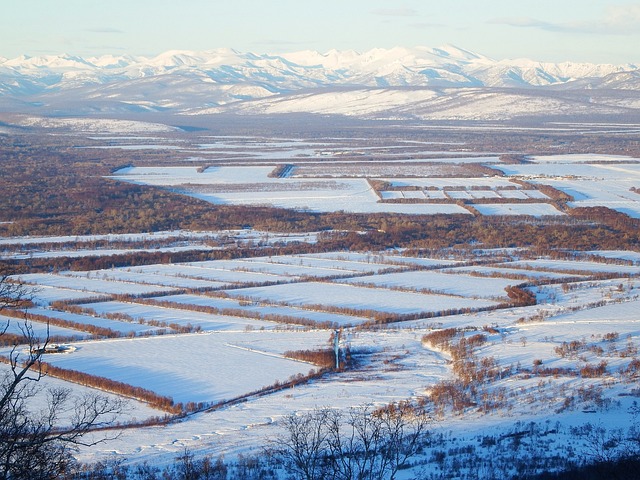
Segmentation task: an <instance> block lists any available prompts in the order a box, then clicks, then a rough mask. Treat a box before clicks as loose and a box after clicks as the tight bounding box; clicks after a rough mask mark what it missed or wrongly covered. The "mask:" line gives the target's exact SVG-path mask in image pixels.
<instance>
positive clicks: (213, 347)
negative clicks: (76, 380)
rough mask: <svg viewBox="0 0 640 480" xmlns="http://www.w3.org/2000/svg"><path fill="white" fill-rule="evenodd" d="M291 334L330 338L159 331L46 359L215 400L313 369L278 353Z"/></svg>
mask: <svg viewBox="0 0 640 480" xmlns="http://www.w3.org/2000/svg"><path fill="white" fill-rule="evenodd" d="M294 335H295V341H296V345H298V346H300V347H301V348H302V349H307V348H309V349H310V348H314V347H317V345H319V344H323V343H326V342H327V340H328V338H329V333H328V332H309V333H302V332H298V333H295V334H294V333H286V332H259V333H250V332H243V333H241V334H232V333H215V334H214V333H206V334H193V335H180V336H171V335H164V336H154V337H146V338H135V339H123V340H120V339H118V340H103V341H99V342H84V343H82V344H81V345H79V348H78V350H76V351H75V352H73V354H68V355H50V356H48V357H47V361H48V362H50V363H52V364H53V365H55V366H58V367H62V368H67V369H71V370H78V371H82V372H87V373H91V374H93V375H99V376H103V377H107V378H111V379H114V380H118V381H120V382H125V383H128V384H130V385H134V386H138V387H143V388H147V389H150V390H152V391H154V392H156V393H159V394H161V395H163V396H168V397H172V398H173V399H174V401H176V402H190V401H192V402H218V401H222V400H231V399H233V398H235V397H239V396H241V395H243V394H245V393H248V392H252V391H254V390H258V389H260V388H262V387H266V386H270V385H272V384H273V383H275V382H276V381H281V382H282V381H285V380H287V379H288V378H290V377H292V376H295V375H298V374H306V373H307V372H308V371H309V369H310V368H313V365H310V364H308V363H305V362H298V361H294V360H290V359H287V358H284V357H282V353H284V352H285V351H287V350H289V349H290V345H291V339H292V338H294ZM267 339H268V341H266V340H267Z"/></svg>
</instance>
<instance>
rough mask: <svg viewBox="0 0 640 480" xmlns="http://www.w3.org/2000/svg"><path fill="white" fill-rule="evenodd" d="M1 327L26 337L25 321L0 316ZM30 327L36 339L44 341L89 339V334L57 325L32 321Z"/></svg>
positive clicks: (8, 331) (7, 331)
mask: <svg viewBox="0 0 640 480" xmlns="http://www.w3.org/2000/svg"><path fill="white" fill-rule="evenodd" d="M0 325H1V326H2V329H3V330H4V328H5V327H6V333H10V334H13V335H24V326H25V323H24V320H20V319H17V318H10V317H5V316H4V315H0ZM29 325H30V327H31V329H32V332H33V335H34V337H36V338H39V339H41V340H44V339H46V338H47V336H48V337H50V338H53V337H75V338H89V336H90V335H89V334H88V333H85V332H81V331H79V330H74V329H71V328H65V327H58V326H56V325H49V326H47V324H46V323H42V322H33V321H30V322H29Z"/></svg>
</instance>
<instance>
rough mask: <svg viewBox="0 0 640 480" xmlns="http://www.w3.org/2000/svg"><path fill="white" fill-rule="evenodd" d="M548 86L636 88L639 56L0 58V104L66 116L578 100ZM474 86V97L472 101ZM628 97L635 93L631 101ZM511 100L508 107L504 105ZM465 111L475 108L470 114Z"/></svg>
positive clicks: (384, 53) (422, 50) (387, 112)
mask: <svg viewBox="0 0 640 480" xmlns="http://www.w3.org/2000/svg"><path fill="white" fill-rule="evenodd" d="M541 87H545V88H541ZM549 87H551V88H552V90H555V91H556V92H558V91H560V90H562V91H569V90H572V91H573V90H584V89H587V88H589V89H607V90H612V89H622V90H625V91H632V92H634V91H635V92H639V91H640V70H639V67H638V66H636V65H595V64H585V63H569V62H567V63H561V64H552V63H542V62H536V61H532V60H524V59H519V60H500V61H496V60H493V59H491V58H488V57H486V56H483V55H480V54H476V53H473V52H470V51H468V50H464V49H461V48H457V47H454V46H450V45H447V46H444V47H439V48H428V47H415V48H401V47H396V48H392V49H373V50H369V51H367V52H363V53H358V52H355V51H337V50H331V51H329V52H326V53H319V52H314V51H300V52H294V53H287V54H282V55H267V54H263V55H257V54H254V53H243V52H238V51H236V50H232V49H216V50H208V51H204V52H192V51H183V50H173V51H168V52H165V53H162V54H160V55H157V56H156V57H153V58H146V57H135V56H130V55H124V56H113V55H104V56H100V57H89V58H81V57H78V56H73V55H67V54H63V55H47V56H40V57H28V56H24V55H23V56H20V57H17V58H13V59H6V58H2V57H0V107H1V108H3V109H4V110H7V109H9V108H15V105H19V104H22V105H24V106H25V108H26V109H32V110H38V109H40V110H46V112H47V113H48V114H65V115H76V114H87V113H93V114H95V113H98V114H99V113H114V112H141V111H166V110H170V111H173V112H189V113H192V114H193V113H213V112H223V111H224V112H227V111H229V112H234V113H280V112H312V113H325V114H347V115H357V116H362V115H364V116H374V117H393V116H399V117H406V116H410V117H414V118H415V117H417V118H458V117H459V115H458V113H455V112H453V113H450V114H440V113H438V112H440V111H442V110H443V108H445V107H446V108H465V109H466V108H467V106H469V105H471V104H475V105H476V107H477V108H481V107H482V108H485V107H486V108H489V110H491V109H495V111H496V115H499V116H501V117H507V118H511V117H513V116H514V115H515V116H518V115H521V114H522V113H527V112H529V111H532V112H535V111H537V110H539V109H545V108H549V107H553V108H555V107H557V106H558V105H557V102H558V101H560V103H562V104H563V105H561V108H562V109H570V108H571V105H573V106H575V100H573V99H567V98H564V99H561V100H558V99H557V98H553V97H549V96H547V94H546V93H540V92H541V91H543V90H547V89H548V88H549ZM487 88H489V90H485V89H487ZM502 88H508V89H518V90H521V89H525V90H528V93H527V94H526V95H524V96H525V97H527V99H530V98H533V97H535V98H536V102H534V103H535V105H534V104H529V105H522V104H521V103H520V102H522V101H523V100H526V99H524V97H523V94H521V93H509V94H506V95H504V98H501V99H500V100H499V101H494V100H488V99H491V98H494V97H496V96H498V95H503V94H501V93H500V90H499V89H502ZM533 92H536V93H533ZM540 95H542V97H540ZM470 96H476V98H474V99H471V100H470ZM18 101H19V102H22V103H17V102H18ZM527 101H528V100H527ZM567 102H568V104H570V106H566V105H565V104H566V103H567ZM594 103H595V104H596V107H597V108H595V110H594V111H595V113H616V111H615V108H623V109H624V108H627V105H625V104H624V102H622V103H621V102H620V101H616V102H615V104H614V105H608V104H607V103H605V104H604V105H600V104H599V103H598V102H593V99H591V100H590V101H589V102H587V104H592V105H593V104H594ZM635 105H637V102H634V103H633V108H635ZM512 107H516V111H514V112H511V109H512ZM612 109H613V110H612ZM600 110H602V111H600ZM463 113H464V115H463V116H464V117H469V118H475V117H476V116H475V115H474V113H473V112H470V113H469V111H465V112H463ZM488 116H489V117H491V116H492V114H489V115H488ZM484 117H487V115H484ZM484 117H483V118H484Z"/></svg>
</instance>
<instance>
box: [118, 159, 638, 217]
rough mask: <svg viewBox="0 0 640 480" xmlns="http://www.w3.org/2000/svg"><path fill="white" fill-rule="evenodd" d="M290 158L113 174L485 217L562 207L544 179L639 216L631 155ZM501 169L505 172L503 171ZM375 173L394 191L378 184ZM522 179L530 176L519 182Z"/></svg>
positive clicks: (251, 194) (293, 204) (239, 198)
mask: <svg viewBox="0 0 640 480" xmlns="http://www.w3.org/2000/svg"><path fill="white" fill-rule="evenodd" d="M278 148H282V147H278ZM352 148H353V150H351V151H350V150H346V152H348V153H352V154H354V152H357V154H358V155H364V154H365V153H364V152H367V148H366V147H363V148H364V149H363V150H361V151H358V150H356V149H355V147H352ZM250 151H253V150H251V149H250ZM255 151H256V152H259V151H260V149H259V148H257V149H256V150H255ZM325 153H326V152H325ZM320 155H321V156H322V153H321V154H320ZM374 158H375V157H374ZM288 160H289V161H290V162H291V163H290V165H292V167H291V168H290V171H291V172H293V173H287V174H286V175H284V178H278V176H277V175H276V176H273V172H274V169H276V167H278V165H280V166H282V165H283V163H282V162H274V163H272V164H268V165H264V164H259V165H251V164H244V165H243V164H235V165H220V166H206V165H208V164H207V163H205V166H202V165H200V166H199V165H198V164H197V162H196V163H194V164H193V165H191V166H155V167H154V166H145V167H126V168H123V169H120V170H118V171H117V172H115V173H114V175H113V178H115V179H118V180H123V181H127V182H134V183H141V184H146V185H156V186H161V187H164V188H170V189H172V190H174V191H177V192H180V193H183V194H186V195H190V196H194V197H197V198H201V199H203V200H206V201H208V202H211V203H214V204H230V205H271V206H275V207H282V208H291V209H298V210H308V211H316V212H337V211H345V212H352V213H384V212H387V213H399V214H427V215H431V214H471V213H472V212H471V211H470V210H469V209H467V208H464V205H462V204H461V202H463V203H465V204H469V205H472V206H473V208H474V209H475V210H474V213H475V212H479V213H480V214H482V215H505V216H512V215H531V216H534V217H541V216H558V215H563V214H564V213H563V212H562V211H561V210H558V209H557V208H556V207H555V206H554V205H553V203H552V199H551V198H549V196H548V195H547V194H545V193H543V192H541V191H539V190H536V189H535V185H536V184H540V185H549V186H552V187H554V188H556V189H558V190H561V191H563V192H565V193H567V194H569V195H571V196H572V197H573V198H574V201H572V202H568V206H569V207H588V206H606V207H609V208H612V209H614V210H619V211H621V212H624V213H628V214H629V215H631V216H633V217H640V195H638V194H637V193H635V191H634V190H633V189H634V188H638V187H637V185H638V180H639V179H640V162H639V161H638V159H635V158H632V157H624V156H615V155H595V154H592V155H585V154H582V155H557V156H537V157H532V158H531V159H529V160H528V162H527V163H522V164H504V163H500V161H499V159H498V158H497V157H459V158H456V157H453V156H452V157H447V158H444V157H443V158H441V159H439V160H441V161H442V162H440V163H437V162H431V164H428V162H427V163H424V164H416V163H415V159H411V160H402V159H401V158H398V159H397V160H394V163H389V164H386V163H385V164H381V163H379V162H378V163H375V162H374V163H371V162H361V163H358V162H350V163H347V162H345V163H341V164H339V165H338V164H335V163H332V164H331V165H325V164H320V163H317V164H314V163H307V162H308V161H309V160H308V158H307V157H305V156H302V157H293V158H289V159H288ZM431 160H433V159H431ZM340 165H342V166H340ZM472 165H484V167H483V168H485V169H486V168H488V167H491V168H494V169H497V170H496V171H495V172H496V174H495V175H493V176H491V175H488V174H487V173H486V170H483V171H482V173H478V171H474V170H472V169H471V170H469V168H471V167H470V166H472ZM403 169H404V170H403ZM465 169H467V170H465ZM403 173H404V175H403ZM502 173H504V174H505V175H506V177H501V176H499V175H500V174H502ZM407 174H408V175H410V176H409V177H407V176H406V175H407ZM390 175H393V176H390ZM440 177H442V178H440ZM370 180H372V181H375V182H381V183H382V184H384V185H389V186H390V187H391V189H390V190H389V189H385V188H383V189H382V190H379V191H377V190H375V189H374V187H373V183H370V182H369V181H370ZM514 180H515V181H514ZM520 180H524V181H526V182H528V183H527V184H521V183H517V181H520ZM532 185H533V187H532ZM403 187H407V188H403ZM402 200H405V201H404V202H403V201H402ZM535 200H538V202H536V203H534V201H535Z"/></svg>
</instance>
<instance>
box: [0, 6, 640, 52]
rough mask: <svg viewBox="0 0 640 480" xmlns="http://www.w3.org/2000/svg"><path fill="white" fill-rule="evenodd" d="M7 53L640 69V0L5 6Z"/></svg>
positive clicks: (2, 38) (0, 29) (2, 22)
mask: <svg viewBox="0 0 640 480" xmlns="http://www.w3.org/2000/svg"><path fill="white" fill-rule="evenodd" d="M2 2H3V5H2V6H0V56H4V57H9V58H12V57H16V56H18V55H20V54H23V53H25V54H28V55H33V56H36V55H43V54H56V53H69V54H76V55H84V56H88V55H102V54H105V53H113V54H116V55H120V54H134V55H147V56H152V55H156V54H159V53H162V52H164V51H167V50H172V49H180V50H208V49H214V48H219V47H231V48H234V49H237V50H240V51H252V52H256V53H282V52H288V51H295V50H306V49H312V50H318V51H320V52H326V51H327V50H330V49H332V48H336V49H339V50H347V49H354V50H357V51H365V50H368V49H371V48H375V47H382V48H390V47H394V46H405V47H413V46H417V45H423V46H429V47H436V46H440V45H444V44H447V43H449V44H453V45H456V46H458V47H461V48H465V49H468V50H472V51H475V52H478V53H482V54H484V55H487V56H490V57H493V58H496V59H502V58H520V57H526V58H532V59H536V60H542V61H565V60H569V61H590V62H598V63H605V62H606V63H637V64H640V47H638V45H640V2H626V3H625V2H620V1H609V0H588V1H585V0H533V1H530V0H438V1H431V0H399V1H396V0H314V1H308V0H271V1H268V0H220V1H218V0H2Z"/></svg>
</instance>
